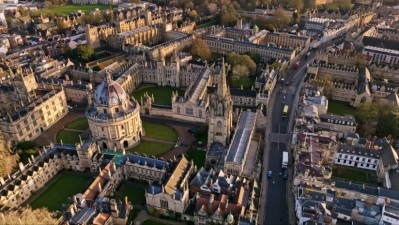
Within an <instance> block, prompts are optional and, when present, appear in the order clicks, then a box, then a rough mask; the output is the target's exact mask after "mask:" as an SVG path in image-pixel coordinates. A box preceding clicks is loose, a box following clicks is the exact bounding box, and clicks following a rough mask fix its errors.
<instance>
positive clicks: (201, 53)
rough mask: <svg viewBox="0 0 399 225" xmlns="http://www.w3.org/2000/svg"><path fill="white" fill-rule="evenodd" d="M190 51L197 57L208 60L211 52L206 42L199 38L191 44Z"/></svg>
mask: <svg viewBox="0 0 399 225" xmlns="http://www.w3.org/2000/svg"><path fill="white" fill-rule="evenodd" d="M190 53H191V55H193V56H196V57H199V58H201V59H204V60H208V59H209V57H210V56H211V54H212V52H211V49H210V48H209V46H208V44H206V42H205V41H204V40H202V39H200V38H196V39H195V40H194V42H193V44H192V45H191V49H190Z"/></svg>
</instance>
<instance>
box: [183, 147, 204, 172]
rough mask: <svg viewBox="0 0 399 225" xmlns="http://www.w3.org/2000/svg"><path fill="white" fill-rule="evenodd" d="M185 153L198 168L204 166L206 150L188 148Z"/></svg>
mask: <svg viewBox="0 0 399 225" xmlns="http://www.w3.org/2000/svg"><path fill="white" fill-rule="evenodd" d="M187 155H188V157H189V158H190V159H192V160H193V161H194V164H195V165H196V166H197V167H198V168H201V167H203V166H205V160H206V152H205V151H200V150H190V151H188V152H187Z"/></svg>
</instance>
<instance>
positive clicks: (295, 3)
mask: <svg viewBox="0 0 399 225" xmlns="http://www.w3.org/2000/svg"><path fill="white" fill-rule="evenodd" d="M287 3H288V5H289V6H290V7H292V8H294V9H296V10H298V12H301V11H302V9H303V7H304V6H305V1H304V0H288V1H287Z"/></svg>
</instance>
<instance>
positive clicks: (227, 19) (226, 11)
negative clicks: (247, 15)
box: [221, 4, 239, 26]
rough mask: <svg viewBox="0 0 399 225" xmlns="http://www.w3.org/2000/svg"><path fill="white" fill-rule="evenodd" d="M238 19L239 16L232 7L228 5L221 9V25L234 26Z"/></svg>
mask: <svg viewBox="0 0 399 225" xmlns="http://www.w3.org/2000/svg"><path fill="white" fill-rule="evenodd" d="M238 17H239V15H238V13H237V11H236V10H235V8H234V6H233V5H231V4H229V5H227V6H226V7H222V18H221V19H222V24H224V25H226V26H234V25H235V23H236V21H237V19H238Z"/></svg>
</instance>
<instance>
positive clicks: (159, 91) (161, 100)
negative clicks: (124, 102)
mask: <svg viewBox="0 0 399 225" xmlns="http://www.w3.org/2000/svg"><path fill="white" fill-rule="evenodd" d="M174 91H177V92H178V93H179V96H184V90H183V89H180V88H174V87H158V86H154V85H146V86H143V87H139V88H138V89H137V90H136V91H134V92H133V97H134V98H135V99H136V100H137V101H140V99H141V97H142V96H144V93H145V92H147V93H148V95H149V96H152V95H154V103H155V104H159V105H169V106H171V105H172V92H174Z"/></svg>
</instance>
